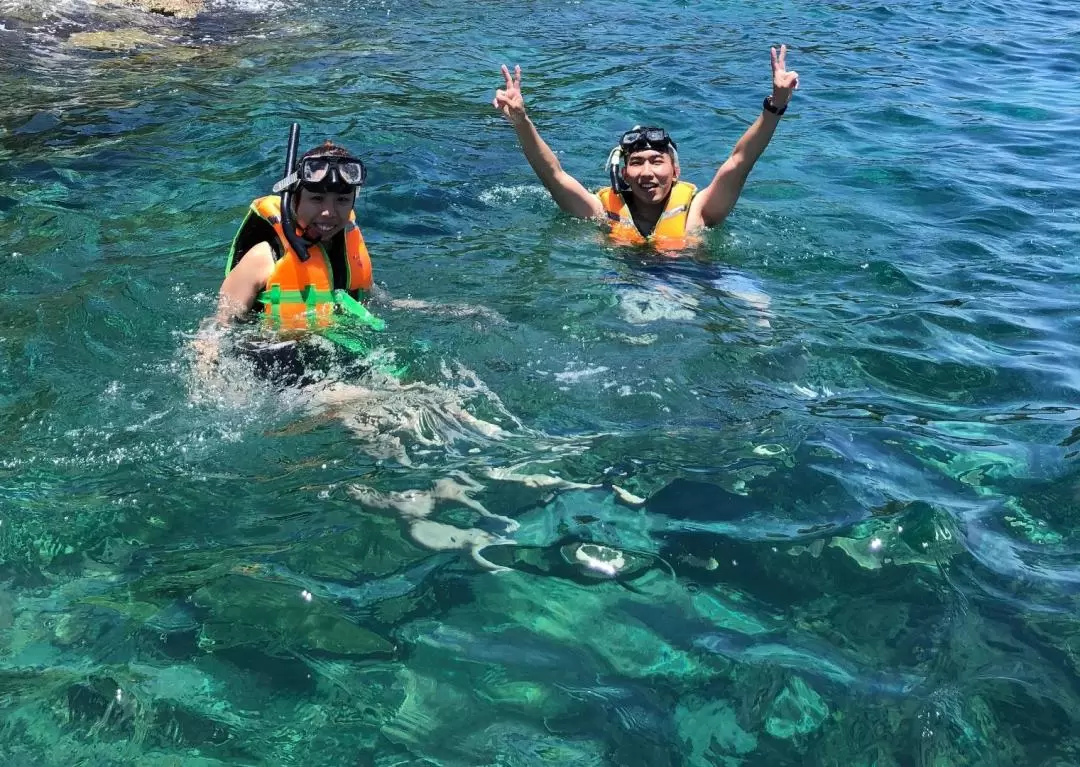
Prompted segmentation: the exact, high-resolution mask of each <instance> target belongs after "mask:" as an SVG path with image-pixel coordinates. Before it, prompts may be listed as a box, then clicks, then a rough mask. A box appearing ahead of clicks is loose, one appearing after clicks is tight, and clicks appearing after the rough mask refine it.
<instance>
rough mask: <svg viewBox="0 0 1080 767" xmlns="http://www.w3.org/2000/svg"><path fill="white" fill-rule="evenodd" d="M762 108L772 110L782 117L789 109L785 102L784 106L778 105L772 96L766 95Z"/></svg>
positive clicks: (767, 110)
mask: <svg viewBox="0 0 1080 767" xmlns="http://www.w3.org/2000/svg"><path fill="white" fill-rule="evenodd" d="M761 108H762V109H764V110H765V111H766V112H772V113H773V114H774V115H776V116H777V117H780V116H781V115H782V114H784V112H786V111H787V108H788V105H787V104H784V106H782V107H777V106H776V105H775V104H773V103H772V96H766V97H765V100H764V101H762V102H761Z"/></svg>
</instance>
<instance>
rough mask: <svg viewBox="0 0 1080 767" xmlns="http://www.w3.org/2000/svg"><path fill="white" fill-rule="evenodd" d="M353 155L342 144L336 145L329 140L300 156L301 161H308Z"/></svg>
mask: <svg viewBox="0 0 1080 767" xmlns="http://www.w3.org/2000/svg"><path fill="white" fill-rule="evenodd" d="M352 156H353V153H352V152H350V151H349V150H348V149H346V148H345V147H343V146H341V145H340V144H335V143H334V142H333V141H330V140H329V139H327V140H326V141H325V142H323V143H322V144H320V145H319V146H315V147H312V148H311V149H309V150H307V151H306V152H304V153H303V154H302V155H300V159H301V160H306V159H308V158H309V157H352Z"/></svg>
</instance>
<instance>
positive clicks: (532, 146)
mask: <svg viewBox="0 0 1080 767" xmlns="http://www.w3.org/2000/svg"><path fill="white" fill-rule="evenodd" d="M502 73H503V77H504V78H505V79H506V82H505V85H504V87H503V88H502V89H501V90H497V91H495V98H494V99H493V100H492V102H491V103H492V105H493V106H494V107H495V108H496V109H498V110H499V111H501V112H502V113H503V114H504V115H505V116H506V119H508V120H509V121H510V124H511V125H513V126H514V131H515V132H516V133H517V137H518V141H520V142H521V148H522V150H523V151H524V152H525V159H527V160H528V161H529V165H531V166H532V169H533V171H534V172H535V173H536V175H537V177H538V178H539V179H540V181H541V182H542V183H543V184H544V186H545V187H546V188H547V190H548V192H550V193H551V196H552V198H553V199H554V200H555V202H556V203H557V204H558V206H559V207H560V208H562V209H563V210H565V211H566V212H567V213H569V214H570V215H571V216H577V217H578V218H597V217H599V216H602V215H604V206H603V205H601V204H600V199H599V198H598V197H597V196H596V195H594V194H592V193H590V192H589V190H588V189H586V188H585V187H584V186H582V184H581V182H580V181H578V180H577V179H576V178H574V177H573V176H571V175H570V174H569V173H567V172H566V171H564V170H563V169H562V165H561V164H560V163H559V158H557V157H556V156H555V153H554V152H552V151H551V147H549V146H548V145H547V144H546V143H544V140H543V139H542V138H540V134H539V133H538V132H537V131H536V126H535V125H533V122H532V120H530V119H529V116H528V115H527V114H525V100H524V99H523V98H522V96H521V67H519V66H515V67H514V75H513V77H511V76H510V70H509V69H507V68H506V65H505V64H504V65H503V68H502Z"/></svg>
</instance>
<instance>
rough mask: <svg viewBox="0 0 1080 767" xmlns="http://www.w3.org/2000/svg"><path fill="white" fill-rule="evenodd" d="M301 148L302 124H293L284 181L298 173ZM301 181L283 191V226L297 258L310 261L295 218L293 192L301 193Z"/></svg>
mask: <svg viewBox="0 0 1080 767" xmlns="http://www.w3.org/2000/svg"><path fill="white" fill-rule="evenodd" d="M299 147H300V123H293V124H292V127H291V128H289V148H288V149H287V150H286V152H285V173H284V175H283V176H282V179H285V180H288V178H289V175H290V174H292V173H293V172H295V171H296V151H297V149H298V148H299ZM299 187H300V184H299V180H297V181H295V182H293V183H292V184H288V185H287V186H286V187H285V188H284V189H282V190H281V226H282V228H283V229H284V230H285V239H287V240H288V241H289V245H291V246H292V249H293V251H294V252H295V253H296V257H297V258H299V259H300V260H301V261H307V260H308V252H307V251H308V243H307V242H306V241H305V240H304V238H303V237H301V236H300V235H298V234H297V233H296V219H295V218H294V217H293V205H292V204H293V200H292V196H293V191H294V190H296V191H299Z"/></svg>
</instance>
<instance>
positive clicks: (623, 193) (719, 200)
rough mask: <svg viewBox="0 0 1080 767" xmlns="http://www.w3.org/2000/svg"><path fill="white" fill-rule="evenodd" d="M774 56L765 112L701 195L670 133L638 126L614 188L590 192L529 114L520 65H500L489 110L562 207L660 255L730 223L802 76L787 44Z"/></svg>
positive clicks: (614, 160)
mask: <svg viewBox="0 0 1080 767" xmlns="http://www.w3.org/2000/svg"><path fill="white" fill-rule="evenodd" d="M770 52H771V54H772V79H773V89H772V94H771V95H770V96H767V97H766V98H765V101H764V103H763V104H762V112H761V114H760V115H759V116H758V118H757V120H755V121H754V124H753V125H751V126H750V128H749V129H748V130H747V131H746V132H745V133H744V134H743V136H742V138H740V139H739V141H738V143H737V144H735V148H734V150H733V151H732V153H731V156H730V157H729V158H728V159H727V160H726V161H725V162H724V164H723V165H721V166H720V169H719V170H718V171H717V172H716V175H715V176H714V177H713V180H712V182H711V183H710V184H709V185H708V186H707V187H705V188H704V189H702V190H701V191H700V192H699V191H698V190H697V187H695V186H694V185H693V184H690V183H687V182H685V181H681V180H680V178H679V155H678V152H677V147H676V144H675V141H674V140H673V139H672V138H671V136H669V135H668V133H667V131H665V130H664V129H663V128H656V127H641V126H635V127H634V128H632V129H631V130H629V131H627V132H626V133H624V134H623V136H622V138H621V139H620V141H619V145H618V146H617V147H615V148H614V149H613V150H612V151H611V154H610V156H609V158H608V169H609V174H610V178H611V185H610V186H608V187H606V188H604V189H601V190H599V191H598V192H596V193H595V194H594V193H592V192H590V191H588V190H587V189H586V188H585V187H584V186H583V185H582V184H581V183H580V182H579V181H578V180H577V179H575V178H574V177H573V176H571V175H570V174H569V173H567V172H566V171H564V170H563V168H562V165H561V164H560V163H559V160H558V158H557V157H556V156H555V153H554V152H552V151H551V149H550V148H549V147H548V145H547V144H546V143H545V142H544V140H543V139H542V138H541V137H540V134H539V133H538V132H537V130H536V126H535V125H533V122H532V120H530V119H529V116H528V115H527V114H526V113H525V101H524V99H523V98H522V95H521V67H520V66H515V67H514V74H513V76H511V74H510V70H509V69H507V67H506V66H505V65H503V67H502V73H503V77H504V78H505V84H504V87H503V88H502V89H500V90H497V91H495V98H494V100H493V101H492V105H493V106H494V107H495V108H496V109H498V110H500V111H501V112H502V113H503V114H504V115H505V116H506V118H507V119H508V120H509V121H510V123H511V124H512V125H513V126H514V131H515V132H516V133H517V136H518V140H519V141H520V142H521V147H522V150H523V151H524V153H525V157H526V159H527V160H528V161H529V165H531V166H532V169H533V171H534V172H535V173H536V175H537V176H538V177H539V178H540V181H541V182H543V184H544V186H545V187H546V188H547V190H548V192H550V193H551V196H552V198H554V200H555V202H556V203H557V204H558V205H559V207H560V208H562V209H563V210H564V211H566V212H567V213H569V214H570V215H572V216H576V217H578V218H592V219H598V220H604V221H606V222H607V223H608V225H609V227H610V236H611V238H612V240H613V241H615V242H617V243H620V244H645V243H650V244H652V245H654V246H655V247H657V248H658V249H660V250H677V249H679V248H682V247H686V246H687V245H689V244H691V243H692V242H693V238H692V235H693V234H694V233H696V232H699V231H700V230H701V229H703V228H707V227H713V226H718V225H720V224H722V223H723V222H724V219H726V218H727V216H728V214H729V213H730V212H731V209H732V208H733V207H735V202H736V200H738V198H739V194H740V193H741V192H742V188H743V185H744V184H745V183H746V178H747V176H749V175H750V171H751V169H752V168H753V167H754V163H755V162H757V159H758V157H760V156H761V153H762V152H763V151H765V147H766V146H768V144H769V140H770V139H771V138H772V136H773V133H774V132H775V131H776V126H777V124H778V123H779V122H780V117H781V116H782V115H783V114H784V112H785V111H786V110H787V107H788V102H789V101H790V100H791V97H792V95H793V93H794V91H795V90H796V89H797V88H798V87H799V75H798V73H797V72H789V71H788V69H787V65H786V61H785V59H786V56H787V46H786V45H782V46H780V50H779V52H777V50H776V48H771V49H770Z"/></svg>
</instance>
